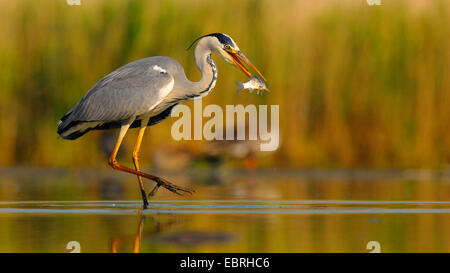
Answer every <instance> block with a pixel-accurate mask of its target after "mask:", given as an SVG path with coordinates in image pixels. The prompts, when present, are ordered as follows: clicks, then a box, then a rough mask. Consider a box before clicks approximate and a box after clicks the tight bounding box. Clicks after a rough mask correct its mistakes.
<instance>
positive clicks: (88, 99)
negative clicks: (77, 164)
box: [71, 61, 174, 122]
mask: <svg viewBox="0 0 450 273" xmlns="http://www.w3.org/2000/svg"><path fill="white" fill-rule="evenodd" d="M173 85H174V79H173V77H172V76H171V75H170V74H169V73H168V72H167V71H166V70H164V69H163V68H162V67H160V66H158V65H156V64H154V63H152V62H144V61H141V62H133V63H130V64H128V65H125V66H123V67H121V68H119V69H117V70H115V71H114V72H112V73H110V74H109V75H107V76H106V77H105V78H103V79H102V80H100V81H99V82H98V83H97V84H95V85H94V86H93V87H92V88H91V90H89V92H88V93H87V94H86V95H85V96H84V97H83V99H82V100H81V101H80V102H79V103H78V104H77V105H76V106H75V107H74V108H73V109H72V112H73V113H72V115H71V116H72V120H73V121H75V120H76V121H100V122H110V121H121V120H128V119H130V118H132V117H134V116H138V115H141V114H144V113H146V112H148V111H149V110H151V109H152V108H153V107H154V106H156V105H157V104H158V103H159V102H160V101H161V100H162V99H163V98H164V97H165V96H166V95H167V94H168V93H169V92H170V91H171V90H172V88H173Z"/></svg>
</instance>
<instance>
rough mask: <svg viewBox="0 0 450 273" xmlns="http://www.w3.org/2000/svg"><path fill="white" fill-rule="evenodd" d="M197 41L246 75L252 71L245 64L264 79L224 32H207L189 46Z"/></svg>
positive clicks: (249, 74)
mask: <svg viewBox="0 0 450 273" xmlns="http://www.w3.org/2000/svg"><path fill="white" fill-rule="evenodd" d="M197 41H198V45H200V44H202V45H204V46H206V47H207V48H208V49H209V50H211V52H212V53H215V54H217V55H219V56H221V57H222V58H223V59H224V60H225V62H227V63H229V64H231V65H234V66H237V67H238V68H239V69H241V70H242V72H244V73H245V75H247V76H248V77H251V76H252V73H250V71H249V70H248V68H247V67H246V65H247V66H248V67H250V68H251V69H252V70H254V71H255V72H256V73H257V74H258V75H259V76H260V77H261V78H262V79H264V80H266V79H265V78H264V76H263V75H262V74H261V72H259V70H258V69H257V68H256V67H255V66H254V65H253V64H252V63H251V62H250V60H249V59H247V57H245V55H244V54H243V53H242V52H241V50H240V49H239V47H238V46H237V44H236V42H234V40H233V39H232V38H231V37H230V36H228V35H226V34H224V33H212V34H208V35H205V36H202V37H200V38H198V39H196V40H195V41H194V42H193V43H192V44H191V46H190V47H192V45H194V44H195V43H196V42H197ZM190 47H189V48H190Z"/></svg>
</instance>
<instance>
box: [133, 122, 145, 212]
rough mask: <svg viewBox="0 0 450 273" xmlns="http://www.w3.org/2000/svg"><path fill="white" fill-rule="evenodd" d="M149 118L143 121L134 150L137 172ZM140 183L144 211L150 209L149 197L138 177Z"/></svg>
mask: <svg viewBox="0 0 450 273" xmlns="http://www.w3.org/2000/svg"><path fill="white" fill-rule="evenodd" d="M147 123H148V118H147V119H144V120H141V128H140V129H139V134H138V138H137V141H136V145H135V146H134V150H133V163H134V167H135V169H136V171H140V170H139V150H140V149H141V143H142V137H143V136H144V133H145V129H146V128H147ZM137 178H138V181H139V187H140V188H141V194H142V201H144V209H146V208H147V207H148V201H147V195H146V194H145V189H144V184H143V183H142V178H141V177H140V176H139V175H138V176H137Z"/></svg>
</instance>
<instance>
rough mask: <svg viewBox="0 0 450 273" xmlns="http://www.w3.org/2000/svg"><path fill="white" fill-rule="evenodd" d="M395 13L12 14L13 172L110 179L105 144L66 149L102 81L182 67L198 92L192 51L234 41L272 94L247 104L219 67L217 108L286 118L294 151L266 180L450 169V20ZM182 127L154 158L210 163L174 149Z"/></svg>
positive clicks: (151, 142)
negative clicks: (135, 64) (68, 125)
mask: <svg viewBox="0 0 450 273" xmlns="http://www.w3.org/2000/svg"><path fill="white" fill-rule="evenodd" d="M357 2H358V3H357ZM384 2H388V1H383V5H382V6H379V7H375V6H368V5H367V4H366V2H365V1H362V0H361V1H331V0H330V1H321V3H320V4H312V3H310V1H289V0H286V1H275V0H273V1H272V0H267V1H238V0H230V1H207V0H193V1H182V0H170V1H110V0H108V1H107V0H89V1H86V0H85V1H83V0H82V5H81V6H68V5H67V4H66V2H65V1H63V0H60V1H50V0H46V1H26V0H14V1H1V2H0V30H1V31H0V69H1V73H0V86H1V92H0V149H1V151H2V152H1V153H0V165H38V166H73V165H74V164H81V165H82V166H93V165H95V166H98V165H101V164H102V163H104V156H103V154H102V152H101V151H99V149H98V140H99V137H100V135H101V133H99V132H93V133H89V134H88V135H86V136H85V137H83V138H81V139H79V140H77V141H76V142H69V141H62V140H61V139H57V135H56V123H57V121H58V119H59V118H60V117H61V116H62V115H63V114H64V113H65V112H66V111H67V110H68V109H69V108H70V107H72V106H73V105H74V104H75V103H76V102H77V101H78V100H79V99H80V98H81V97H82V96H83V94H84V93H85V92H86V91H87V90H88V89H89V88H90V87H91V86H92V85H93V84H94V83H95V82H96V81H97V80H99V79H100V78H101V77H103V76H104V75H106V74H107V73H109V72H110V71H112V70H114V69H115V68H117V67H119V66H121V65H123V64H125V63H127V62H130V61H132V60H136V59H139V58H143V57H147V56H152V55H166V56H171V57H173V58H175V59H177V60H178V61H179V62H180V63H181V64H182V65H183V66H184V67H185V70H186V73H187V75H189V77H190V78H191V79H192V80H195V79H199V73H198V72H197V71H196V68H195V65H194V62H193V60H192V52H187V51H186V50H185V49H186V47H187V46H188V45H189V44H190V42H191V41H193V40H194V39H195V38H197V37H198V36H200V35H203V34H206V33H210V32H225V33H228V34H230V35H231V36H232V37H233V38H234V39H235V40H236V41H237V42H238V44H239V46H240V48H241V49H242V50H243V52H245V53H246V55H247V56H248V57H249V59H251V60H252V61H253V62H254V63H255V64H256V65H257V67H259V68H261V70H262V72H263V73H264V75H265V76H266V78H267V79H268V85H269V88H270V89H271V90H272V92H271V93H269V94H265V95H264V96H262V97H261V96H254V95H244V94H236V93H235V89H236V86H235V84H234V81H235V80H245V79H244V76H243V75H242V73H240V72H239V71H238V70H236V69H233V68H231V67H228V66H226V65H224V63H223V62H222V61H221V60H217V61H218V66H219V70H220V71H219V81H218V84H217V86H216V89H215V90H214V92H213V93H212V94H211V95H210V96H208V97H207V98H206V99H205V100H204V104H206V103H215V104H219V105H226V104H237V103H242V104H250V103H254V104H279V105H280V132H281V137H282V138H281V146H280V148H279V149H278V150H277V151H276V152H274V153H270V154H268V155H267V156H265V157H262V158H261V160H260V162H261V166H278V167H282V166H283V167H292V168H300V167H379V168H386V167H389V168H397V167H398V168H403V167H421V168H441V167H445V166H446V164H448V162H449V161H450V138H449V137H448V136H449V135H450V126H449V124H450V106H449V105H450V79H449V77H448V74H449V73H448V72H449V67H450V54H449V52H450V50H449V49H450V47H449V45H450V44H449V42H450V21H449V20H450V14H449V11H450V7H449V5H448V4H447V2H446V1H395V2H394V3H391V2H389V3H384ZM392 2H393V1H392ZM188 104H189V105H191V103H188ZM172 122H173V120H171V119H169V120H167V121H165V122H163V123H161V124H159V125H157V126H155V127H152V128H151V129H150V130H149V131H148V134H147V135H146V139H145V140H144V147H143V153H144V155H145V154H147V156H148V155H149V154H150V153H151V152H152V151H153V150H154V148H155V147H157V146H158V145H162V144H167V143H169V144H171V145H185V146H189V147H190V148H191V149H193V150H200V149H201V146H202V143H199V142H195V143H177V142H175V141H173V140H172V139H171V137H170V126H171V124H172ZM134 137H135V134H130V136H129V137H128V139H130V140H131V139H132V140H133V141H130V143H129V144H127V143H126V145H130V146H128V147H130V149H131V145H132V143H133V142H134V139H133V138H134ZM105 166H106V165H105Z"/></svg>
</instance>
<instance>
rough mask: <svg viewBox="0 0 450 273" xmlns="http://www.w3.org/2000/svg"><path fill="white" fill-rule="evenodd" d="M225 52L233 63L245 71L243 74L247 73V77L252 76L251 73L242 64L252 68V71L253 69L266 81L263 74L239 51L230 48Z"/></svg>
mask: <svg viewBox="0 0 450 273" xmlns="http://www.w3.org/2000/svg"><path fill="white" fill-rule="evenodd" d="M226 52H227V53H228V54H229V55H230V56H231V58H232V60H233V62H234V64H235V65H236V66H237V67H239V68H240V69H241V70H242V72H244V73H245V75H247V76H248V77H252V73H250V71H248V69H247V68H246V67H245V65H244V64H246V65H247V66H249V67H250V68H251V69H253V71H255V72H256V73H257V74H258V75H259V76H260V77H261V78H262V79H263V80H264V81H267V80H266V78H264V76H263V75H262V74H261V72H259V70H258V69H257V68H256V67H255V66H254V65H253V64H252V63H251V62H250V60H249V59H247V57H245V55H244V54H243V53H242V52H241V51H238V50H233V49H231V50H227V51H226ZM243 63H244V64H243Z"/></svg>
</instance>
